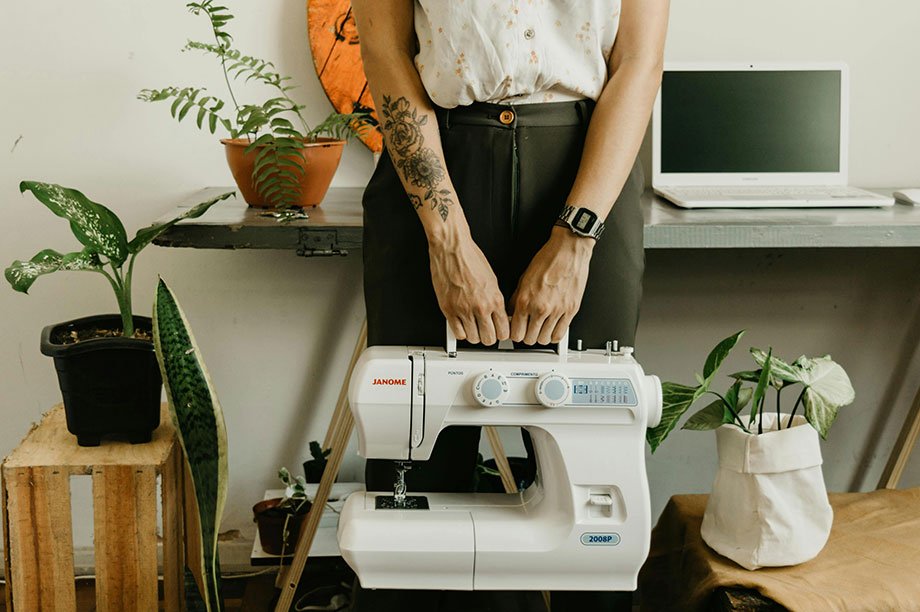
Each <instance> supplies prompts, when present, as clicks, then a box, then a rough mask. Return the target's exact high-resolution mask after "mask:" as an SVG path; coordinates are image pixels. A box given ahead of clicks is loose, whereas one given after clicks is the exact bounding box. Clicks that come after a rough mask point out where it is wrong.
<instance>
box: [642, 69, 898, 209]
mask: <svg viewBox="0 0 920 612" xmlns="http://www.w3.org/2000/svg"><path fill="white" fill-rule="evenodd" d="M848 83H849V79H848V71H847V66H846V65H845V64H843V63H833V64H825V63H822V64H725V63H693V64H668V65H666V66H665V71H664V75H663V78H662V84H661V90H660V91H659V93H658V98H657V100H656V101H655V109H654V113H653V119H652V139H653V140H652V187H653V189H654V190H655V192H656V193H658V194H659V195H661V196H663V197H665V198H667V199H668V200H670V201H671V202H673V203H675V204H677V205H678V206H682V207H684V208H764V207H825V206H828V207H840V206H890V205H892V204H894V199H893V198H889V197H884V196H880V195H878V194H875V193H871V192H869V191H865V190H863V189H857V188H855V187H850V186H848V185H847V154H848V151H847V144H848V137H849V130H848V128H847V125H848V123H847V120H848V116H849V96H848Z"/></svg>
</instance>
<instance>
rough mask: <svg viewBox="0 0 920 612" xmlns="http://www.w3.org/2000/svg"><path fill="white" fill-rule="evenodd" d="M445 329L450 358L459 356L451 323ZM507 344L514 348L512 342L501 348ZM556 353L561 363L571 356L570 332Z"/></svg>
mask: <svg viewBox="0 0 920 612" xmlns="http://www.w3.org/2000/svg"><path fill="white" fill-rule="evenodd" d="M445 328H446V330H447V343H446V346H445V348H446V349H447V356H448V357H456V356H457V337H456V336H454V330H452V329H451V328H450V323H447V322H445ZM505 342H507V343H508V344H510V345H511V346H512V347H513V346H514V345H513V344H512V343H511V341H510V340H508V341H504V340H503V341H501V342H499V348H502V344H503V343H505ZM556 353H557V354H558V355H559V361H565V360H566V359H568V356H569V330H568V328H567V329H566V330H565V335H564V336H562V340H560V341H559V344H557V345H556Z"/></svg>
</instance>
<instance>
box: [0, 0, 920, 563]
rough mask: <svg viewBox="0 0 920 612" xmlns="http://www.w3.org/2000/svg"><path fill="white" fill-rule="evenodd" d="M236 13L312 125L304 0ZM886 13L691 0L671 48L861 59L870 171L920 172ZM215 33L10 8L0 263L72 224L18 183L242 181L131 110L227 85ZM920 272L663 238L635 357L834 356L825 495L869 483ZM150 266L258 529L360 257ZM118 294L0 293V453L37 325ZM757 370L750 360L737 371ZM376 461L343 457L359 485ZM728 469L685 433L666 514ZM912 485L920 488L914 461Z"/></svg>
mask: <svg viewBox="0 0 920 612" xmlns="http://www.w3.org/2000/svg"><path fill="white" fill-rule="evenodd" d="M230 6H231V8H232V9H233V11H234V12H235V13H236V15H237V17H238V20H237V21H235V22H233V23H232V24H231V25H232V28H233V29H232V32H233V34H234V36H235V38H236V41H237V44H238V46H239V47H240V48H241V49H242V50H244V51H245V52H248V53H251V54H254V55H257V56H262V57H265V58H267V59H274V60H276V62H277V64H278V67H279V69H280V70H281V71H282V72H284V73H289V74H292V75H296V77H297V80H298V82H299V83H300V84H301V87H300V89H298V90H296V91H295V92H294V96H295V97H296V98H297V99H298V100H300V101H302V102H303V103H305V104H307V105H308V110H307V115H308V119H309V120H310V121H313V122H315V121H318V120H320V119H322V118H323V117H324V116H325V115H326V114H327V113H328V112H329V111H330V110H331V108H330V106H329V104H328V102H327V100H326V98H325V96H324V94H323V92H322V90H321V88H320V86H319V84H318V82H317V80H316V78H315V76H314V72H313V67H312V61H311V59H310V57H309V47H308V46H307V44H306V35H305V7H304V3H303V2H280V1H277V0H275V1H273V2H259V3H255V2H249V3H244V2H231V3H230ZM884 7H885V8H884V12H883V11H882V9H881V8H880V6H877V5H871V6H870V5H868V4H867V3H865V2H858V1H857V0H845V1H843V0H816V1H815V2H810V3H805V4H803V3H800V2H794V1H792V0H781V1H776V2H771V3H754V2H746V1H738V0H706V1H697V2H686V1H685V2H675V3H674V6H673V8H672V18H671V32H670V36H669V41H668V53H667V55H668V58H669V59H672V60H704V59H705V60H709V59H727V60H744V61H747V60H788V59H811V60H837V59H843V60H846V61H847V62H849V64H850V67H851V78H852V121H851V123H852V137H851V143H852V155H851V158H850V168H851V176H852V180H853V182H854V183H856V184H861V185H866V186H883V185H911V184H913V185H918V184H920V163H918V162H920V160H918V152H917V146H916V142H917V137H918V135H920V115H918V114H917V113H916V112H911V111H912V110H913V109H916V108H918V107H920V81H918V79H916V77H912V76H911V75H915V74H916V65H915V62H916V58H918V57H920V38H918V37H916V35H915V34H916V31H915V29H916V24H917V23H918V22H920V5H918V4H917V3H916V2H913V1H912V0H892V1H890V2H886V3H884ZM873 11H874V12H873ZM207 34H208V32H207V28H206V24H205V23H204V21H203V20H202V18H200V17H199V18H196V17H193V16H191V15H188V14H186V11H185V8H184V3H182V2H169V3H166V2H156V3H141V2H138V1H136V0H128V1H124V0H122V1H118V2H116V1H115V0H87V1H86V2H81V3H72V2H70V3H69V2H60V1H54V2H52V1H46V2H40V3H8V4H7V5H6V6H4V8H3V14H2V19H0V57H2V58H3V60H2V64H0V66H2V71H0V117H2V119H0V156H2V159H3V163H2V164H0V228H2V229H0V232H2V236H3V239H2V241H0V262H4V265H6V262H10V261H12V260H13V259H16V258H26V257H31V256H32V255H33V254H34V253H35V252H37V251H38V250H40V249H42V248H46V247H55V248H59V249H64V248H67V247H68V245H72V244H74V243H73V239H72V238H71V237H70V233H69V230H68V228H67V226H66V223H63V222H62V221H61V220H59V219H57V218H55V217H53V216H52V215H50V214H49V213H48V212H47V211H46V210H44V209H43V208H42V207H41V206H40V205H38V204H37V203H36V202H35V201H34V200H33V199H32V198H31V196H20V195H19V193H18V189H17V185H18V182H19V181H20V180H22V179H39V180H48V181H53V182H58V183H62V184H65V185H71V186H74V187H77V188H79V189H81V190H83V191H84V192H86V193H87V194H88V195H90V196H91V197H93V198H94V199H96V200H97V201H100V202H103V203H106V204H108V205H110V206H111V207H112V208H114V209H115V210H116V211H117V212H118V213H119V214H120V215H121V216H122V217H123V219H124V220H125V224H126V225H127V226H128V228H129V230H130V229H133V228H137V227H140V226H142V225H145V224H147V223H149V222H150V221H151V220H152V219H154V218H157V217H159V216H160V215H162V214H164V213H165V212H167V211H168V210H169V209H170V208H171V207H173V206H174V205H175V204H177V203H178V202H179V201H182V200H184V199H185V198H187V197H188V196H189V195H190V194H191V193H193V192H194V191H195V190H196V189H199V188H200V187H202V186H205V185H226V184H229V183H230V177H229V174H228V172H227V170H226V167H225V164H224V160H223V157H222V156H223V153H222V151H221V150H220V147H219V146H218V145H217V143H216V139H215V138H214V137H212V136H210V135H208V134H207V133H202V132H198V131H196V130H195V129H194V128H193V127H192V126H191V125H177V124H176V123H175V121H173V120H172V119H171V118H170V117H169V114H168V111H167V108H166V106H162V105H160V106H156V105H150V104H145V103H142V102H140V101H137V100H135V96H136V94H137V92H138V91H139V90H140V89H142V88H144V87H162V86H166V85H205V86H207V87H208V88H209V89H210V90H211V91H212V92H214V93H219V94H220V95H223V92H224V89H223V83H222V81H221V79H220V75H219V73H218V71H217V70H216V66H215V65H214V63H213V62H212V61H211V60H210V59H209V58H204V57H199V56H197V55H193V54H189V53H180V52H179V49H180V48H181V47H182V45H183V44H184V42H185V40H186V39H187V38H195V39H205V38H206V37H207ZM14 58H15V59H14ZM243 97H244V98H246V95H244V96H243ZM186 121H187V122H188V121H190V119H187V120H186ZM372 168H373V162H372V158H371V155H370V154H369V152H368V151H367V150H366V149H364V148H363V147H361V146H360V145H350V146H349V147H347V148H346V153H345V157H344V159H343V162H342V165H341V167H340V170H339V172H338V174H337V176H336V179H335V182H334V184H335V185H339V186H354V185H363V184H364V183H365V182H366V180H367V178H368V177H369V176H370V172H371V170H372ZM649 174H650V172H649ZM918 272H920V255H918V254H916V253H912V252H910V251H908V250H885V251H872V250H868V249H861V250H853V251H845V250H837V249H835V250H801V251H788V252H767V251H745V252H739V251H719V250H713V251H707V252H704V251H700V252H692V253H686V252H649V254H648V275H647V281H646V296H645V301H644V303H643V318H642V323H641V329H640V334H639V340H638V342H637V344H638V350H639V355H640V357H641V359H642V361H643V364H644V365H645V367H646V369H647V370H648V371H650V372H655V373H657V374H659V375H660V376H661V377H662V378H663V379H670V380H684V381H687V382H689V381H692V378H693V372H694V371H695V370H699V369H700V368H701V366H702V361H703V359H704V358H705V354H706V352H707V351H708V349H709V348H710V347H711V346H712V345H713V344H715V342H716V341H717V340H718V339H720V338H722V337H724V336H727V335H728V334H729V333H731V332H733V331H735V330H736V329H740V328H747V329H748V330H749V331H748V335H747V337H746V338H745V342H744V343H743V344H744V348H746V347H747V346H748V345H755V346H767V345H772V346H773V347H774V349H775V350H776V351H777V353H778V354H780V355H782V356H784V357H786V358H789V359H792V358H794V357H796V356H798V355H799V354H800V353H805V354H810V355H812V354H823V353H825V352H829V353H831V354H832V355H833V356H834V357H835V358H836V359H838V360H839V361H840V362H841V363H843V364H844V365H845V367H846V368H847V369H848V371H849V372H850V375H851V377H852V379H853V383H854V386H855V387H856V389H857V403H856V404H855V405H853V406H851V407H848V408H846V409H845V412H844V413H843V417H842V418H841V420H840V421H839V422H838V424H837V425H836V426H835V428H834V429H833V430H832V433H831V436H830V437H829V440H828V441H827V442H826V443H825V446H824V450H825V457H826V462H825V475H826V479H827V482H828V485H829V487H830V488H832V489H851V488H853V489H865V488H871V487H872V486H874V482H875V481H876V479H877V477H878V474H879V472H880V470H881V468H882V466H883V464H884V459H885V456H886V454H887V452H888V449H889V448H890V445H891V442H892V439H893V436H894V435H895V434H896V431H897V428H898V421H899V419H902V418H903V414H904V413H905V411H906V410H907V407H908V404H909V401H910V391H905V390H903V389H902V384H903V385H906V387H911V385H913V388H916V386H917V385H918V384H920V358H918V357H917V355H916V354H915V347H916V346H917V344H918V340H920V303H918V296H917V292H916V279H917V278H918ZM156 274H160V275H162V276H163V277H164V278H165V279H167V280H168V282H170V284H171V285H172V286H173V288H174V290H175V292H176V294H177V295H178V297H179V299H180V300H181V301H182V304H183V306H184V308H185V309H186V312H187V314H188V316H189V318H190V320H191V323H192V325H193V326H194V330H195V333H196V335H197V337H198V340H199V343H200V344H201V347H202V350H203V353H204V356H205V359H206V360H207V363H208V365H209V368H210V370H211V373H212V375H213V378H214V382H215V384H216V386H217V389H218V390H219V392H220V396H221V399H222V402H223V406H224V410H225V414H226V419H227V425H228V430H229V437H230V472H231V489H230V504H229V505H228V508H227V512H226V515H225V518H224V528H226V529H240V530H241V531H242V536H243V539H245V538H247V537H251V536H252V528H251V519H250V510H249V507H250V506H251V504H252V503H254V502H255V501H256V500H257V499H259V498H260V497H261V492H262V491H263V490H264V489H265V488H266V487H268V486H271V485H272V484H273V479H274V471H275V470H276V468H277V467H278V466H280V465H288V466H291V467H296V466H298V465H299V463H300V462H301V461H302V460H303V458H304V457H305V456H306V455H307V451H306V447H307V442H308V441H309V440H310V439H313V438H321V437H322V435H323V432H324V429H325V424H326V421H327V418H328V415H329V413H330V411H331V409H332V406H333V404H334V402H335V398H336V396H337V394H338V389H339V384H340V380H341V376H342V375H343V371H344V368H345V366H346V364H347V361H348V358H349V356H350V353H351V349H352V345H353V338H354V335H355V334H356V331H357V327H358V325H359V324H360V321H361V318H362V316H363V302H362V300H361V295H360V275H361V270H360V259H359V257H349V258H346V259H318V260H304V259H299V258H297V257H295V256H294V255H293V254H292V253H286V252H209V251H192V250H167V249H162V248H158V247H152V248H150V250H149V251H148V252H146V253H145V254H144V255H143V256H142V258H141V259H140V260H139V264H138V269H137V272H136V274H135V278H136V279H137V280H136V292H137V293H136V298H135V301H136V304H137V310H138V311H144V310H145V309H146V307H145V306H143V305H144V304H149V303H150V302H151V299H152V289H153V286H154V281H155V278H156ZM343 279H347V280H346V281H345V282H343ZM114 307H115V304H114V300H113V299H112V297H111V296H110V295H109V294H108V289H107V288H106V286H105V283H104V282H103V281H102V280H101V279H100V278H96V277H92V276H89V275H83V274H70V275H59V276H55V277H49V278H43V279H40V280H39V281H38V282H37V283H36V284H35V286H34V288H33V289H32V291H31V293H30V295H29V296H24V295H21V294H15V293H13V292H12V291H9V290H2V291H0V308H2V313H3V315H4V316H3V317H2V319H0V373H2V375H0V398H2V405H3V406H4V408H3V413H2V420H0V454H6V453H7V452H9V450H11V449H12V448H13V447H14V446H15V445H16V444H17V442H18V441H19V439H20V438H21V437H22V435H24V433H25V432H26V431H28V428H29V424H30V423H31V422H33V421H35V420H37V419H38V418H39V416H40V415H41V413H42V412H43V411H44V410H46V409H47V408H48V407H50V406H51V405H53V404H54V403H55V402H57V401H59V392H58V390H57V388H56V380H55V377H54V373H53V369H52V365H51V362H50V360H48V359H47V358H45V357H43V356H42V355H40V354H39V351H38V335H39V331H40V329H41V328H42V326H44V325H46V324H48V323H51V322H56V321H61V320H65V319H70V318H74V317H78V316H83V315H87V314H92V313H97V312H102V311H112V310H113V309H114ZM745 365H746V363H745V357H744V355H743V350H742V351H739V352H738V354H737V355H736V356H734V357H732V359H731V360H730V362H729V363H728V364H727V368H728V369H727V370H726V371H734V369H741V368H742V367H744V366H745ZM598 450H599V452H603V449H598ZM360 467H361V465H360V461H359V460H358V459H357V458H351V459H349V461H348V462H347V463H346V466H345V477H353V476H357V475H358V474H359V473H360ZM714 469H715V456H714V449H713V440H712V437H711V434H697V433H690V432H682V433H677V434H675V435H674V436H673V438H672V439H671V440H669V441H668V443H667V444H666V445H665V447H663V448H662V450H661V451H659V452H658V453H657V454H656V455H655V456H654V457H653V458H652V459H651V463H650V466H649V473H650V478H651V481H652V493H653V502H654V511H655V512H656V513H657V512H658V511H659V510H660V508H661V507H662V506H663V504H664V502H665V501H666V500H667V498H668V496H670V495H671V494H673V493H676V492H689V491H706V490H707V489H708V487H709V486H710V483H711V481H712V477H713V474H714ZM906 481H907V482H906V483H905V484H915V485H916V484H918V483H920V461H914V462H912V464H911V467H910V468H909V471H908V475H907V478H906ZM86 493H87V492H86V491H85V488H81V487H79V486H78V487H76V491H75V498H74V507H75V514H76V521H77V533H76V537H77V540H78V545H80V546H88V545H90V543H91V519H90V514H89V512H88V511H87V507H88V505H89V504H88V498H87V496H86ZM241 550H243V549H242V548H241ZM242 558H245V556H244V557H242Z"/></svg>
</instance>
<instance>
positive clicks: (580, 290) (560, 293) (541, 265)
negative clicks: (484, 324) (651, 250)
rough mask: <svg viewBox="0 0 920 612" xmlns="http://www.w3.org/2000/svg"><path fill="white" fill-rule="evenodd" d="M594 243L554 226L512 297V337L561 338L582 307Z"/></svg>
mask: <svg viewBox="0 0 920 612" xmlns="http://www.w3.org/2000/svg"><path fill="white" fill-rule="evenodd" d="M594 244H595V241H594V239H593V238H586V237H582V236H576V235H575V234H573V233H572V232H571V231H570V230H569V229H567V228H564V227H553V230H552V233H551V234H550V239H549V240H548V241H547V243H546V244H545V245H543V248H541V249H540V250H539V251H538V252H537V254H536V255H535V256H534V258H533V260H532V261H531V262H530V265H529V266H528V267H527V270H525V271H524V274H523V275H521V278H520V280H519V281H518V286H517V289H516V290H515V292H514V295H512V296H511V312H512V313H513V315H512V318H511V339H512V340H514V341H515V342H521V341H523V342H524V344H535V343H536V342H539V343H540V344H550V343H551V342H559V341H560V340H562V337H563V336H564V335H565V332H566V330H567V329H568V327H569V323H571V322H572V318H573V317H574V316H575V313H577V312H578V309H579V308H580V307H581V298H582V297H583V296H584V294H585V285H586V284H587V282H588V267H589V264H590V263H591V253H592V252H593V250H594Z"/></svg>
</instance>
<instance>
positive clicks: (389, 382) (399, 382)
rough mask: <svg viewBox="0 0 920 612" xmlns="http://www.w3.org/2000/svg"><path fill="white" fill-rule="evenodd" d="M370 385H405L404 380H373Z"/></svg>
mask: <svg viewBox="0 0 920 612" xmlns="http://www.w3.org/2000/svg"><path fill="white" fill-rule="evenodd" d="M372 384H375V385H405V384H406V379H405V378H375V379H374V382H373V383H372Z"/></svg>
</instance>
